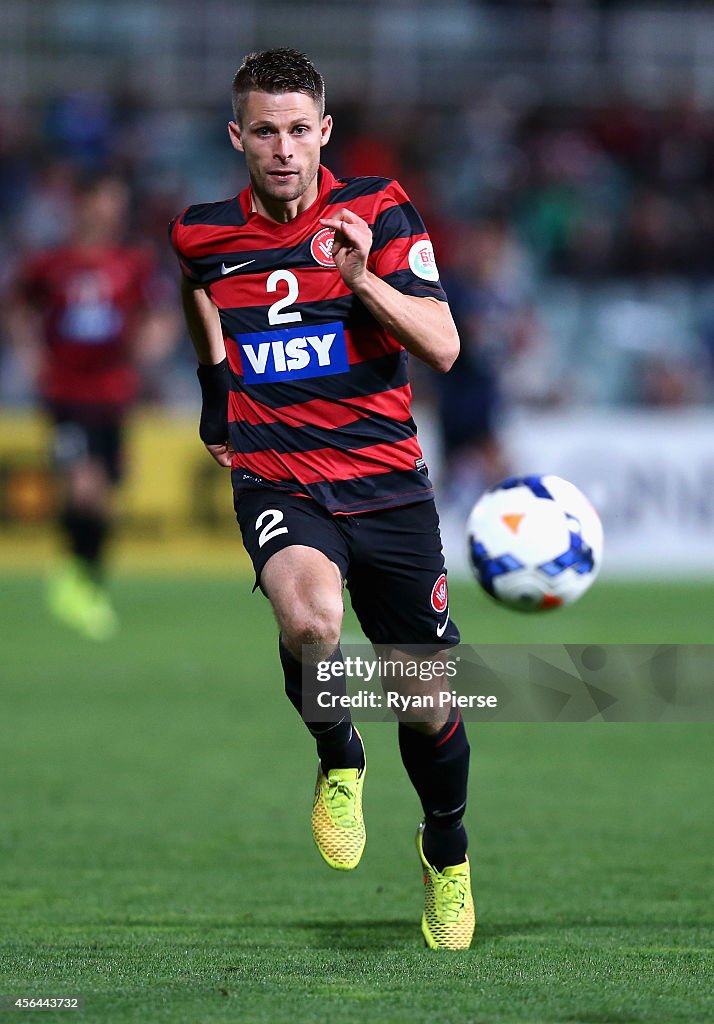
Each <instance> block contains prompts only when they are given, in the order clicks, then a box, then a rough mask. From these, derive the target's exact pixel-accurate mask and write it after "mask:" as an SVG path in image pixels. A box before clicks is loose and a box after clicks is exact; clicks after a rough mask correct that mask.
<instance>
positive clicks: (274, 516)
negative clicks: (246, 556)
mask: <svg viewBox="0 0 714 1024" xmlns="http://www.w3.org/2000/svg"><path fill="white" fill-rule="evenodd" d="M284 518H285V516H284V515H283V513H282V512H281V511H280V509H279V508H266V510H265V511H264V512H261V513H260V515H259V516H258V518H257V519H256V521H255V528H256V530H260V533H259V534H258V547H260V548H262V547H263V545H264V544H267V543H268V541H269V540H272V539H273V537H278V536H279V535H280V534H281V533H287V532H288V528H287V526H278V523H282V521H283V519H284ZM266 519H267V522H266V523H265V526H263V523H264V522H265V520H266ZM261 526H263V529H262V530H261V529H260V528H261Z"/></svg>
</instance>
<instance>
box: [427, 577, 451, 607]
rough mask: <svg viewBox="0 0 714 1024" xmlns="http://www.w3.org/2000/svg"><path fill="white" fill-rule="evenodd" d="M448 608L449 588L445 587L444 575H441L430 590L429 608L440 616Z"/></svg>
mask: <svg viewBox="0 0 714 1024" xmlns="http://www.w3.org/2000/svg"><path fill="white" fill-rule="evenodd" d="M448 606H449V588H448V587H447V585H446V573H443V572H442V574H441V576H440V577H439V578H438V580H437V581H436V583H435V584H434V586H433V587H432V588H431V607H432V608H433V609H434V611H435V612H438V614H439V615H441V614H442V613H443V612H445V611H446V609H447V608H448Z"/></svg>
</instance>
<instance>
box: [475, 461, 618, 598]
mask: <svg viewBox="0 0 714 1024" xmlns="http://www.w3.org/2000/svg"><path fill="white" fill-rule="evenodd" d="M467 536H468V548H469V559H470V562H471V567H472V569H473V572H474V575H475V576H476V579H477V580H478V582H479V583H480V584H481V586H482V587H483V589H484V590H485V591H486V593H487V594H490V596H491V597H492V598H494V599H495V600H496V601H499V602H500V603H501V604H503V605H505V606H506V607H508V608H513V609H516V610H517V611H522V612H532V611H542V610H544V609H548V608H557V607H559V606H560V605H565V604H571V603H572V602H573V601H576V600H577V599H578V598H579V597H581V596H582V595H583V594H584V593H585V591H586V590H587V589H588V587H589V586H590V585H591V584H592V583H593V581H594V579H595V577H596V576H597V574H598V571H599V569H600V565H601V562H602V548H603V533H602V525H601V523H600V517H599V516H598V514H597V512H596V511H595V509H594V508H593V506H592V505H591V504H590V502H589V501H588V499H587V498H586V497H585V495H584V494H583V493H582V491H579V490H578V488H577V487H575V485H574V484H571V483H569V482H568V481H567V480H563V479H562V478H561V477H559V476H553V475H545V476H519V477H509V478H508V479H507V480H502V481H501V482H500V483H498V484H496V485H495V486H494V487H492V488H490V490H488V491H486V492H485V494H483V495H482V496H481V497H480V498H479V500H478V501H477V502H476V504H475V505H474V507H473V509H472V510H471V513H470V515H469V518H468V523H467Z"/></svg>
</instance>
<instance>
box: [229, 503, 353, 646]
mask: <svg viewBox="0 0 714 1024" xmlns="http://www.w3.org/2000/svg"><path fill="white" fill-rule="evenodd" d="M235 508H236V515H237V518H238V522H239V525H240V528H241V533H242V536H243V544H244V546H245V548H246V550H247V552H248V554H249V555H250V557H251V561H252V562H253V568H254V570H255V578H256V586H260V588H261V590H262V591H263V593H264V594H265V595H266V596H267V597H268V599H269V600H270V603H271V605H272V606H273V610H274V612H275V615H276V618H277V620H278V624H279V625H280V628H281V630H282V631H283V632H284V634H286V635H287V636H289V637H292V638H294V640H295V642H298V640H299V638H300V637H301V636H302V637H303V638H304V637H309V636H313V635H324V634H331V635H332V634H334V633H335V631H336V632H337V638H339V628H340V626H341V623H342V611H343V603H342V581H343V579H344V576H345V574H346V572H347V562H348V553H347V547H346V544H345V542H344V539H343V538H342V536H341V534H340V531H339V530H338V529H337V526H336V524H335V523H334V521H333V520H332V517H331V516H329V515H328V514H327V513H326V512H324V510H323V509H321V508H320V507H319V506H318V505H317V504H316V503H315V502H313V501H311V500H309V499H305V498H297V497H294V496H292V495H289V494H284V493H282V492H280V491H269V490H255V491H244V492H238V493H237V495H236V500H235ZM303 642H310V641H309V640H307V639H303ZM335 642H336V639H335Z"/></svg>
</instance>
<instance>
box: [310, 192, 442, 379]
mask: <svg viewBox="0 0 714 1024" xmlns="http://www.w3.org/2000/svg"><path fill="white" fill-rule="evenodd" d="M320 223H321V224H324V225H325V227H329V228H332V229H333V230H334V232H335V241H334V243H333V247H332V256H333V259H334V261H335V264H336V265H337V269H338V270H339V272H340V274H341V275H342V279H343V281H344V282H345V284H346V285H347V286H348V287H349V288H350V290H351V291H352V292H354V294H355V295H356V296H357V297H358V298H359V299H360V301H361V302H362V303H364V305H365V306H366V307H367V309H368V310H369V311H370V313H371V314H372V315H373V316H374V317H375V318H376V319H377V320H378V321H379V322H380V324H381V325H382V327H384V328H385V330H387V331H389V333H390V334H391V335H392V336H393V337H394V338H396V339H397V341H398V342H399V343H400V344H401V345H403V346H404V348H405V349H406V350H407V351H408V352H411V353H412V355H415V356H418V358H419V359H422V360H423V361H424V362H425V363H426V364H427V365H428V366H431V367H432V368H433V369H434V370H438V371H439V372H441V373H446V372H447V370H449V369H451V366H452V365H453V363H454V360H455V359H456V357H457V356H458V354H459V335H458V332H457V330H456V325H455V324H454V320H453V317H452V316H451V310H450V309H449V305H448V303H446V302H442V301H440V300H439V299H435V298H431V297H430V296H418V295H404V294H403V293H402V292H400V291H397V289H396V288H393V287H392V286H391V285H390V284H387V282H386V281H383V280H382V279H381V278H380V277H378V276H377V275H376V274H373V273H372V272H371V271H370V270H368V269H367V260H368V258H369V253H370V249H371V246H372V232H371V230H370V227H369V225H368V224H367V222H366V221H364V220H362V218H361V217H359V216H357V214H356V213H353V212H352V211H351V210H347V209H343V210H340V211H339V213H337V214H336V215H335V216H334V217H326V218H324V219H322V220H321V221H320Z"/></svg>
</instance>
